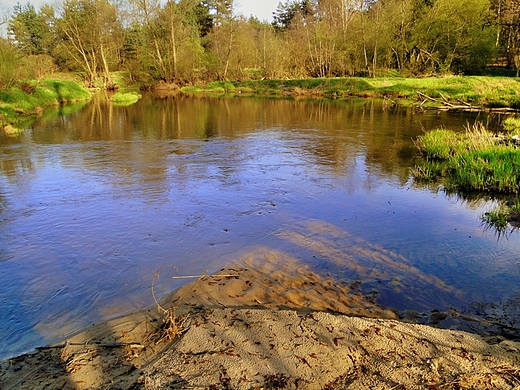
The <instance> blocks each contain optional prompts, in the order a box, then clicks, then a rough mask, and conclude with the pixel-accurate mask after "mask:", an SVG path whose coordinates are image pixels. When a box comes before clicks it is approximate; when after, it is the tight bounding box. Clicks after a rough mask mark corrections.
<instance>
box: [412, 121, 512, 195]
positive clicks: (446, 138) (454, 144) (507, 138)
mask: <svg viewBox="0 0 520 390" xmlns="http://www.w3.org/2000/svg"><path fill="white" fill-rule="evenodd" d="M415 144H416V146H417V148H418V149H419V152H420V154H421V158H420V159H419V160H418V162H417V165H416V167H415V169H414V171H413V174H414V176H415V178H416V179H417V180H420V181H437V180H439V179H440V180H441V181H442V182H443V184H444V186H445V188H446V189H447V190H449V191H463V192H474V191H479V192H489V193H508V194H509V193H514V194H517V193H519V192H520V149H519V148H518V146H517V142H516V140H515V139H513V137H511V135H510V134H506V135H503V134H500V135H496V134H493V133H491V132H489V131H487V130H486V129H484V127H483V126H482V125H478V124H477V125H474V126H473V127H471V128H468V129H467V130H466V132H465V133H455V132H453V131H450V130H446V129H438V130H433V131H431V132H428V133H426V134H424V135H423V136H421V137H419V138H418V139H417V140H416V143H415Z"/></svg>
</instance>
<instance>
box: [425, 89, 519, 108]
mask: <svg viewBox="0 0 520 390" xmlns="http://www.w3.org/2000/svg"><path fill="white" fill-rule="evenodd" d="M439 95H440V96H441V98H442V99H437V98H433V97H431V96H428V95H426V94H424V93H422V92H417V96H418V98H419V100H421V103H420V104H419V107H420V108H422V109H425V108H429V109H432V110H440V111H484V110H487V111H490V112H516V111H517V110H515V109H513V108H509V107H502V108H488V109H485V108H483V107H478V106H472V105H471V103H468V102H464V101H462V100H460V99H457V102H458V103H459V104H454V103H453V102H450V101H449V100H448V99H447V98H446V96H444V95H443V94H442V93H441V92H439ZM427 101H432V102H435V103H439V104H440V105H439V106H431V107H424V103H426V102H427Z"/></svg>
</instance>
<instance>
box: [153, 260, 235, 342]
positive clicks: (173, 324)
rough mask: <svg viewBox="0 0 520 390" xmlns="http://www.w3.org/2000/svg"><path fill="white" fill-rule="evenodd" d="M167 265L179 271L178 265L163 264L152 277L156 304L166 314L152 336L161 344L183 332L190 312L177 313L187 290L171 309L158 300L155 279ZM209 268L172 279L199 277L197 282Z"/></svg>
mask: <svg viewBox="0 0 520 390" xmlns="http://www.w3.org/2000/svg"><path fill="white" fill-rule="evenodd" d="M166 267H172V268H173V269H174V270H175V271H177V272H179V269H178V268H177V266H175V265H172V264H167V265H164V266H162V267H161V268H159V269H158V270H157V272H155V275H154V277H153V279H152V296H153V300H154V302H155V304H156V305H157V310H158V311H159V312H160V313H161V314H163V315H164V318H163V325H162V326H161V327H160V329H159V330H158V331H157V332H155V333H153V334H152V335H151V336H150V337H151V338H152V339H155V340H156V341H155V344H159V343H161V342H162V341H166V342H169V341H172V340H173V339H174V338H175V337H176V336H178V335H180V334H182V333H183V332H184V330H185V324H186V321H187V320H188V317H189V313H186V314H184V315H180V316H178V315H177V309H178V308H179V306H180V305H181V303H182V302H183V301H184V298H185V295H186V294H187V293H188V292H186V293H185V294H184V295H183V296H181V297H180V298H179V299H178V303H177V305H175V306H173V307H172V308H170V309H165V308H164V307H163V306H162V305H161V304H160V303H159V301H158V300H157V297H156V295H155V281H156V280H157V279H159V276H160V272H161V270H163V269H164V268H166ZM208 271H209V270H206V271H205V272H204V273H203V274H202V275H180V276H172V279H197V280H196V281H195V283H197V282H199V281H200V280H202V279H203V278H205V277H206V274H207V273H208ZM210 276H211V277H236V275H210Z"/></svg>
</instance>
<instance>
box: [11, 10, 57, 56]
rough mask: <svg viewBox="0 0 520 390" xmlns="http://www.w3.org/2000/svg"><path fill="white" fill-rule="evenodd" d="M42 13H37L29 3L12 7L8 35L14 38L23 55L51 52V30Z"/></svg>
mask: <svg viewBox="0 0 520 390" xmlns="http://www.w3.org/2000/svg"><path fill="white" fill-rule="evenodd" d="M48 21H49V20H48V19H47V18H46V16H45V15H44V14H43V13H41V12H40V13H37V12H36V10H35V8H34V6H33V5H32V4H30V3H27V4H26V5H24V6H22V5H20V3H18V4H17V5H15V7H14V16H13V17H12V19H11V20H10V21H9V26H8V30H9V33H10V34H11V35H12V36H14V39H15V41H16V44H17V47H18V48H19V50H20V51H21V52H23V53H25V54H29V55H36V54H48V53H50V52H51V45H52V29H51V26H50V25H49V24H48V23H47V22H48Z"/></svg>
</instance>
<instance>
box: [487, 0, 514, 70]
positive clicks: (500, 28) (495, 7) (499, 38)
mask: <svg viewBox="0 0 520 390" xmlns="http://www.w3.org/2000/svg"><path fill="white" fill-rule="evenodd" d="M491 10H492V12H493V14H494V24H495V25H496V26H497V34H496V45H497V46H498V47H499V48H500V51H501V54H502V55H503V56H504V57H505V58H506V61H507V65H508V67H510V68H514V69H516V71H517V77H518V76H519V73H520V0H493V2H492V4H491Z"/></svg>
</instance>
